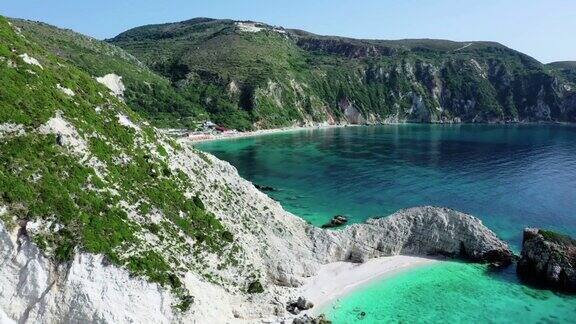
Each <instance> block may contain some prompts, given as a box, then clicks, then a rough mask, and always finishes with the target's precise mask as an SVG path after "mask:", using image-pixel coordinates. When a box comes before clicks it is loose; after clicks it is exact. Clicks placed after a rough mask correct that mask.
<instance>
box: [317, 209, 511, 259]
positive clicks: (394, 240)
mask: <svg viewBox="0 0 576 324" xmlns="http://www.w3.org/2000/svg"><path fill="white" fill-rule="evenodd" d="M313 232H314V234H313V235H311V236H312V239H313V241H314V250H315V251H316V253H317V254H318V255H319V258H320V259H324V260H326V261H330V262H332V261H351V262H363V261H365V260H367V259H370V258H375V257H381V256H390V255H398V254H405V255H419V256H447V257H453V258H458V259H464V260H470V261H475V262H489V263H497V264H509V263H510V262H511V261H512V259H513V253H512V251H511V250H510V248H509V247H508V245H507V244H506V243H504V242H503V241H502V240H500V239H499V238H498V237H497V236H496V234H494V232H492V231H491V230H490V229H488V228H487V227H486V226H484V225H483V224H482V222H481V221H480V220H479V219H478V218H476V217H473V216H471V215H467V214H464V213H461V212H458V211H455V210H452V209H448V208H441V207H430V206H427V207H415V208H410V209H404V210H400V211H398V212H396V213H395V214H393V215H391V216H388V217H383V218H378V219H370V220H368V221H367V222H366V223H364V224H354V225H351V226H349V227H347V228H345V229H344V230H342V231H321V230H316V229H314V230H313Z"/></svg>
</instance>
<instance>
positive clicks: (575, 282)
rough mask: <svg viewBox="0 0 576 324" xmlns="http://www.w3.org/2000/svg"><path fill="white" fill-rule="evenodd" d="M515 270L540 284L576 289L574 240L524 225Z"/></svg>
mask: <svg viewBox="0 0 576 324" xmlns="http://www.w3.org/2000/svg"><path fill="white" fill-rule="evenodd" d="M518 272H519V273H520V274H521V275H522V276H524V277H525V278H527V279H528V280H532V281H535V282H537V283H539V284H544V285H547V286H551V287H553V288H556V289H560V290H565V291H569V292H576V240H574V239H572V238H570V237H568V236H564V235H560V234H556V233H554V232H550V231H544V230H540V229H534V228H527V229H525V230H524V239H523V241H522V254H521V258H520V261H519V262H518Z"/></svg>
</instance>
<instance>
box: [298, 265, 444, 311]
mask: <svg viewBox="0 0 576 324" xmlns="http://www.w3.org/2000/svg"><path fill="white" fill-rule="evenodd" d="M436 262H441V261H440V260H439V259H432V258H426V257H416V256H407V255H395V256H389V257H380V258H376V259H371V260H368V261H367V262H365V263H361V264H355V263H350V262H334V263H329V264H325V265H323V266H322V267H321V268H320V270H319V271H318V273H317V274H316V275H315V276H313V277H311V278H308V279H307V280H306V283H305V284H304V285H303V286H302V287H301V288H300V295H302V296H303V297H305V298H306V299H307V300H310V301H311V302H313V303H314V307H313V308H312V309H311V310H309V311H307V312H305V313H308V314H310V315H314V316H318V315H320V314H322V313H324V312H325V311H326V310H327V307H329V306H330V305H331V304H332V303H333V302H334V301H337V300H338V299H340V298H341V297H343V296H345V295H348V294H350V293H352V292H354V291H356V290H358V289H361V288H363V287H365V286H368V285H370V284H371V283H374V282H375V281H379V280H382V279H384V278H389V277H392V276H394V275H396V274H399V273H401V272H404V271H409V270H412V269H415V268H418V267H422V266H425V265H431V264H434V263H436Z"/></svg>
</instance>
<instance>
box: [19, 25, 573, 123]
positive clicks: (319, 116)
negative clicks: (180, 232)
mask: <svg viewBox="0 0 576 324" xmlns="http://www.w3.org/2000/svg"><path fill="white" fill-rule="evenodd" d="M19 25H20V26H21V27H23V29H24V32H25V33H26V30H27V29H29V30H30V34H31V35H30V36H31V37H33V35H32V34H37V30H35V29H38V27H35V28H31V27H30V26H35V25H33V24H30V23H25V22H21V23H19ZM26 25H28V28H24V27H26ZM42 27H43V28H48V29H47V30H46V32H48V30H49V27H48V26H47V25H42ZM70 33H71V32H70ZM50 34H51V35H52V37H51V38H50V37H48V38H47V37H42V39H35V40H36V41H38V42H43V43H50V42H51V43H54V42H55V43H57V44H61V43H62V42H64V43H67V44H69V45H70V46H68V47H67V48H68V51H69V52H72V53H74V52H79V53H82V55H78V56H80V58H79V57H75V56H74V55H69V56H70V57H71V58H70V59H71V60H72V61H74V62H75V64H79V65H82V68H84V69H86V70H89V71H90V69H91V66H92V65H94V63H92V62H88V61H87V60H84V59H82V57H83V56H86V55H91V56H92V57H93V58H94V60H96V58H101V62H107V61H108V60H109V56H106V55H103V53H99V52H97V51H96V52H95V51H93V50H91V49H90V48H87V47H86V46H85V44H82V42H78V41H77V40H75V39H74V38H73V37H70V36H69V35H72V34H73V33H72V34H67V35H68V36H66V37H61V36H58V35H61V33H54V32H50ZM54 35H56V36H54ZM107 42H108V43H110V44H113V45H116V46H114V47H113V48H116V49H117V50H118V51H121V50H120V48H122V49H124V50H125V51H126V52H127V53H130V55H131V56H132V55H133V56H134V57H135V58H137V61H139V62H142V63H143V64H144V65H145V66H146V67H147V68H144V70H145V71H146V76H144V74H143V72H141V69H142V67H140V66H139V65H138V63H135V62H134V61H132V60H124V61H123V63H122V64H119V66H118V67H115V66H114V65H111V64H108V63H106V64H105V65H104V67H105V69H103V68H98V69H94V68H92V70H95V71H97V72H99V73H98V75H96V76H100V75H102V74H104V72H107V73H116V74H118V75H120V76H123V78H124V80H125V83H126V88H127V91H126V93H127V96H126V100H127V103H128V104H129V105H130V106H131V107H133V108H134V109H135V110H136V111H138V112H140V113H142V114H143V115H144V116H146V117H147V118H149V119H151V120H152V121H154V122H155V124H156V125H159V126H163V127H182V126H183V127H191V126H192V125H193V121H198V120H203V119H212V120H213V121H215V122H216V123H218V124H222V125H224V126H227V127H230V128H238V129H241V130H246V129H254V128H257V129H261V128H275V127H283V126H294V125H314V124H335V123H351V124H361V123H379V122H407V121H408V122H535V121H562V122H575V121H576V90H575V89H576V86H575V84H576V74H575V73H573V72H570V71H572V70H567V69H566V68H564V66H565V63H558V64H555V63H552V64H547V65H545V64H542V63H540V62H538V61H537V60H535V59H533V58H531V57H530V56H527V55H525V54H522V53H520V52H517V51H515V50H512V49H509V48H507V47H505V46H504V45H501V44H498V43H494V42H454V41H448V40H434V39H406V40H359V39H351V38H344V37H337V36H320V35H315V34H312V33H309V32H306V31H302V30H296V29H285V28H282V27H276V26H271V25H267V24H263V23H258V22H252V21H234V20H219V19H210V18H194V19H190V20H187V21H182V22H177V23H166V24H157V25H147V26H142V27H137V28H134V29H131V30H128V31H126V32H124V33H121V34H120V35H118V36H116V37H114V38H112V39H109V40H107ZM60 51H62V50H61V49H60ZM55 52H57V51H55ZM126 55H127V54H126ZM122 70H124V71H122ZM124 74H126V76H124ZM149 85H151V86H149Z"/></svg>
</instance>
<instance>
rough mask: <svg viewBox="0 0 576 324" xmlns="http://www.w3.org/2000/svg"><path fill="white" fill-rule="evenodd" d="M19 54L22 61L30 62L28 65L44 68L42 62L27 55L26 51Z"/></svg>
mask: <svg viewBox="0 0 576 324" xmlns="http://www.w3.org/2000/svg"><path fill="white" fill-rule="evenodd" d="M19 56H20V58H21V59H22V61H24V63H26V64H30V65H36V66H37V67H39V68H41V69H44V67H43V66H42V64H40V62H38V60H37V59H35V58H33V57H32V56H30V55H28V54H27V53H24V54H20V55H19Z"/></svg>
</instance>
